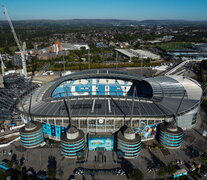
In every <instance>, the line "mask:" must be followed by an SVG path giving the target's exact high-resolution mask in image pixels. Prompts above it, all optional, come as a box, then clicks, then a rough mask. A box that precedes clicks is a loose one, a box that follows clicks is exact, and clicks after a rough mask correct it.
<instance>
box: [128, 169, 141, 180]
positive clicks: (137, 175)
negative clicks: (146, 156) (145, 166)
mask: <svg viewBox="0 0 207 180" xmlns="http://www.w3.org/2000/svg"><path fill="white" fill-rule="evenodd" d="M129 177H130V178H131V179H133V180H143V179H144V174H143V173H142V171H140V170H139V169H138V168H136V169H134V170H132V171H131V172H130V173H129Z"/></svg>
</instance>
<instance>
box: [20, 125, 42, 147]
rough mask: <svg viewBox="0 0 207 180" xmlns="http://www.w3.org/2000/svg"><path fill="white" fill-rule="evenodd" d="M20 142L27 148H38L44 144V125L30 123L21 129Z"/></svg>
mask: <svg viewBox="0 0 207 180" xmlns="http://www.w3.org/2000/svg"><path fill="white" fill-rule="evenodd" d="M20 141H21V143H22V145H23V146H24V147H25V148H36V147H38V146H40V145H41V144H42V143H43V142H44V136H43V131H42V124H41V123H39V122H31V121H30V122H29V123H27V124H26V125H25V126H24V127H22V128H20Z"/></svg>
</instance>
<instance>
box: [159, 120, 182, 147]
mask: <svg viewBox="0 0 207 180" xmlns="http://www.w3.org/2000/svg"><path fill="white" fill-rule="evenodd" d="M158 141H159V143H160V144H161V145H162V146H164V147H166V148H168V149H178V148H180V147H181V145H182V141H183V130H182V128H180V127H178V126H176V125H175V124H174V123H168V124H166V123H165V124H164V123H163V124H160V127H159V133H158Z"/></svg>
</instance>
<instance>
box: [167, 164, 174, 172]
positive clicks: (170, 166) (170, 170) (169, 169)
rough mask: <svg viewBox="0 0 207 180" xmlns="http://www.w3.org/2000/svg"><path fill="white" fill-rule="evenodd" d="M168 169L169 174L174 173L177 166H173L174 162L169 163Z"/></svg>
mask: <svg viewBox="0 0 207 180" xmlns="http://www.w3.org/2000/svg"><path fill="white" fill-rule="evenodd" d="M167 170H168V173H169V174H173V173H175V172H176V169H175V167H174V166H173V164H172V163H169V164H168V166H167Z"/></svg>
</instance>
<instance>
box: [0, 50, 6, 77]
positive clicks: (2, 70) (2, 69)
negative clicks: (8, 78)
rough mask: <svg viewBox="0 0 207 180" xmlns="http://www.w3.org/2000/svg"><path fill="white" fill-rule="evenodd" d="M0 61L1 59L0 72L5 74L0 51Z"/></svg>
mask: <svg viewBox="0 0 207 180" xmlns="http://www.w3.org/2000/svg"><path fill="white" fill-rule="evenodd" d="M0 61H1V72H2V76H5V71H4V69H6V66H5V65H4V62H3V58H2V56H1V53H0Z"/></svg>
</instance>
